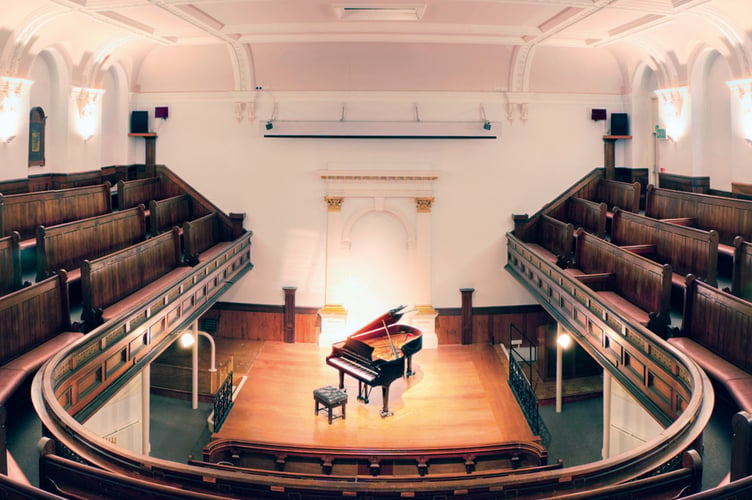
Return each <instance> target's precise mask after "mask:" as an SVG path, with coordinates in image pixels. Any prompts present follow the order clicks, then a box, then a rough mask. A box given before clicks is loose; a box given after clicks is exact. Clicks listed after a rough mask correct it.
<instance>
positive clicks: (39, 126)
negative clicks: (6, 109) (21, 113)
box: [29, 106, 47, 167]
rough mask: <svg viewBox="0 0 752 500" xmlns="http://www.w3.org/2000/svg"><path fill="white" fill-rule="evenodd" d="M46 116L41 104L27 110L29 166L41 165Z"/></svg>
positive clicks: (42, 161) (43, 161) (42, 162)
mask: <svg viewBox="0 0 752 500" xmlns="http://www.w3.org/2000/svg"><path fill="white" fill-rule="evenodd" d="M46 123H47V116H46V115H45V114H44V109H42V107H41V106H35V107H33V108H31V111H30V112H29V166H30V167H43V166H44V164H45V160H44V149H45V147H44V145H45V124H46Z"/></svg>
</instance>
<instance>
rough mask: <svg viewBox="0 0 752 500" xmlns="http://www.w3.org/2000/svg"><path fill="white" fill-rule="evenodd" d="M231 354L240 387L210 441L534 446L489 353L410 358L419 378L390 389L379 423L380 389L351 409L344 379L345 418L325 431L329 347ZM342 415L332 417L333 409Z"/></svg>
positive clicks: (469, 350)
mask: <svg viewBox="0 0 752 500" xmlns="http://www.w3.org/2000/svg"><path fill="white" fill-rule="evenodd" d="M242 349H243V352H242V353H240V352H237V347H236V352H235V356H236V363H235V364H236V372H239V371H240V372H241V373H242V371H243V370H244V369H245V368H247V373H246V375H247V379H246V381H245V383H244V385H243V386H242V388H241V389H240V391H239V393H238V395H237V397H236V399H235V404H234V405H233V408H232V410H231V412H230V414H229V416H228V417H227V420H226V421H225V423H224V425H223V426H222V428H221V429H220V431H219V432H217V433H215V434H214V436H213V437H215V438H233V439H242V440H248V441H254V442H262V443H275V444H291V445H292V444H294V445H311V446H322V447H354V448H381V449H388V448H397V449H404V448H424V447H425V448H430V447H455V446H482V445H489V444H497V443H503V442H509V441H533V440H536V438H535V436H533V434H532V432H531V431H530V428H529V427H528V425H527V423H526V421H525V418H524V416H523V415H522V412H521V410H520V408H519V406H518V404H517V402H516V400H515V398H514V396H513V395H512V393H511V391H510V389H509V386H508V385H507V373H508V367H507V363H506V359H505V358H504V355H503V354H502V353H500V352H498V351H497V349H498V347H494V346H491V345H469V346H455V345H452V346H439V347H438V348H437V349H423V350H421V351H420V352H418V353H417V354H416V355H415V356H414V357H413V370H414V371H416V374H415V375H414V376H412V377H410V378H409V379H404V378H402V379H398V380H396V381H394V382H393V383H392V385H391V390H390V398H389V409H390V410H391V411H392V412H394V415H393V416H390V417H387V418H382V417H381V416H380V410H381V407H382V397H381V389H380V388H379V387H376V388H374V390H373V392H372V393H371V397H370V402H369V404H364V403H361V402H359V401H357V398H356V396H357V393H358V386H357V381H356V380H355V379H353V378H352V377H349V376H346V377H345V385H346V388H347V392H348V395H349V401H348V403H347V418H346V419H335V420H334V421H333V422H332V424H331V425H329V424H328V421H327V417H326V412H325V411H323V412H321V413H319V414H318V415H315V414H314V401H313V390H314V389H316V388H318V387H321V386H324V385H335V386H336V385H337V384H338V372H337V370H336V369H334V368H332V367H331V366H329V365H327V364H326V362H325V358H326V356H327V355H328V354H329V353H330V351H331V349H330V348H319V347H318V346H316V345H313V344H285V343H281V342H250V341H246V342H244V343H243V346H242ZM335 411H336V412H337V413H336V414H339V409H336V410H335Z"/></svg>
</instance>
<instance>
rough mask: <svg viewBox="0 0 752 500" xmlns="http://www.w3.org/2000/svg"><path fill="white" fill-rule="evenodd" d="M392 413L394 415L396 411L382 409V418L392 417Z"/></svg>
mask: <svg viewBox="0 0 752 500" xmlns="http://www.w3.org/2000/svg"><path fill="white" fill-rule="evenodd" d="M392 415H394V413H393V412H391V411H384V410H381V418H386V417H391V416H392Z"/></svg>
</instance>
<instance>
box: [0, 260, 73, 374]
mask: <svg viewBox="0 0 752 500" xmlns="http://www.w3.org/2000/svg"><path fill="white" fill-rule="evenodd" d="M68 307H69V303H68V285H67V284H66V282H65V277H64V275H56V276H52V277H50V278H48V279H46V280H44V281H41V282H39V283H36V284H34V285H31V286H28V287H26V288H22V289H21V290H18V291H16V292H13V293H10V294H8V295H5V296H3V297H0V324H1V325H3V328H2V333H0V364H2V363H5V362H7V361H9V360H10V359H12V358H14V357H16V356H19V355H21V354H23V353H25V352H27V351H29V350H31V349H32V348H34V347H36V346H38V345H40V344H42V343H43V342H45V341H47V340H49V339H51V338H52V337H54V336H55V335H57V334H58V333H61V332H65V331H69V330H70V313H69V311H68Z"/></svg>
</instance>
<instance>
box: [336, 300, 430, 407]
mask: <svg viewBox="0 0 752 500" xmlns="http://www.w3.org/2000/svg"><path fill="white" fill-rule="evenodd" d="M404 309H405V307H404V306H400V307H395V308H394V309H390V310H389V311H388V312H387V313H385V314H383V315H381V316H379V317H378V318H376V319H375V320H373V321H372V322H370V323H368V324H367V325H366V326H364V327H362V328H361V329H359V330H358V331H356V332H355V333H353V334H352V335H350V336H349V337H347V338H346V339H345V340H343V341H340V342H335V343H334V344H332V352H331V354H330V355H329V356H327V357H326V364H328V365H330V366H333V367H335V368H336V369H337V370H339V388H340V389H343V388H344V387H345V384H344V381H345V374H348V375H350V376H352V377H354V378H355V379H357V381H358V399H359V400H360V401H363V402H365V403H368V397H369V396H370V394H371V389H373V388H374V387H375V386H377V385H380V386H381V391H382V395H383V400H384V407H383V408H382V410H381V416H382V417H387V416H389V415H391V413H390V412H389V385H390V384H391V383H392V382H394V381H395V380H396V379H398V378H400V377H402V376H404V375H407V376H408V377H409V376H410V375H412V374H413V371H412V355H413V354H415V353H416V352H418V351H420V349H421V348H422V347H423V334H422V332H421V331H420V330H418V329H417V328H413V327H411V326H407V325H400V324H397V322H398V321H399V320H400V318H402V315H403V314H404V313H405V311H404ZM406 361H407V362H406ZM406 368H407V371H406V370H405V369H406Z"/></svg>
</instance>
